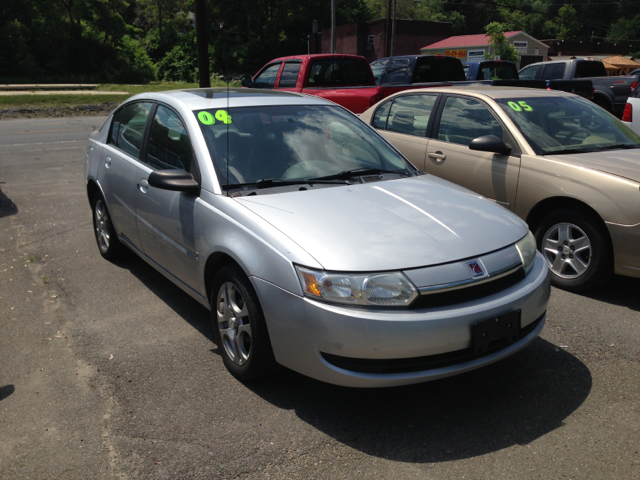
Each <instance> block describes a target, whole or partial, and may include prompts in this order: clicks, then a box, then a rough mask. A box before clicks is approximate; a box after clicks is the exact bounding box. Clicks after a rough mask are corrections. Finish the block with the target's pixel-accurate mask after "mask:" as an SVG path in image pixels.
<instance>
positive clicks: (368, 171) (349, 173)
mask: <svg viewBox="0 0 640 480" xmlns="http://www.w3.org/2000/svg"><path fill="white" fill-rule="evenodd" d="M376 173H395V174H398V175H402V176H404V177H408V176H409V174H408V173H407V172H406V171H403V170H386V169H384V168H369V167H363V168H354V169H353V170H343V171H342V172H340V173H335V174H333V175H325V176H322V177H316V178H310V179H309V181H310V182H313V181H318V180H334V179H336V180H337V179H345V180H346V179H349V178H351V177H361V176H363V175H375V174H376Z"/></svg>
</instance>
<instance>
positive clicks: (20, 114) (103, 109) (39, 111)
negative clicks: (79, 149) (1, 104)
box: [0, 102, 119, 119]
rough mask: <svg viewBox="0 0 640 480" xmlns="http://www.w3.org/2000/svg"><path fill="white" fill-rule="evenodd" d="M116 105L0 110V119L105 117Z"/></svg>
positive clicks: (110, 103)
mask: <svg viewBox="0 0 640 480" xmlns="http://www.w3.org/2000/svg"><path fill="white" fill-rule="evenodd" d="M118 104H119V103H117V102H108V103H98V104H88V105H74V106H60V107H42V108H39V107H24V108H5V109H1V108H0V119H6V118H41V117H70V116H74V117H76V116H79V115H82V116H92V115H105V114H108V113H111V112H112V111H113V109H114V108H116V107H117V106H118Z"/></svg>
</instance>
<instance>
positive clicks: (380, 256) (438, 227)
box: [236, 175, 528, 271]
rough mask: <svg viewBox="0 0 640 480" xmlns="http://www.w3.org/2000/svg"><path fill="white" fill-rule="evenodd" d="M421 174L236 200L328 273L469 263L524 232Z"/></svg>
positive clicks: (501, 213)
mask: <svg viewBox="0 0 640 480" xmlns="http://www.w3.org/2000/svg"><path fill="white" fill-rule="evenodd" d="M449 185H451V184H448V182H444V181H443V180H440V179H437V178H434V177H431V176H428V175H424V176H420V177H412V178H406V179H400V180H390V181H384V182H377V183H371V184H361V185H349V186H340V187H328V188H318V189H314V190H306V191H295V192H287V193H278V194H271V195H259V196H258V195H256V196H251V197H236V200H237V201H238V202H239V203H240V204H241V205H244V206H245V207H246V208H248V209H250V210H251V211H252V212H254V213H255V214H256V215H259V216H260V217H261V218H263V219H264V220H266V221H267V222H269V223H270V224H271V225H273V226H274V227H275V228H277V229H278V230H280V231H281V232H283V233H284V234H285V235H287V236H288V237H289V238H291V239H292V240H293V241H294V242H296V243H297V244H298V245H299V246H300V247H301V248H303V249H304V250H305V251H307V252H308V253H309V254H310V255H311V256H313V257H314V258H315V259H316V260H317V261H318V263H320V264H321V265H322V266H323V268H324V269H326V270H339V271H381V270H400V269H407V268H415V267H422V266H428V265H435V264H441V263H447V262H451V261H455V260H460V259H464V258H472V257H475V256H479V255H481V254H484V253H487V252H491V251H493V250H497V249H500V248H503V247H505V246H507V245H510V244H512V243H514V242H516V241H518V240H519V239H521V238H522V237H523V236H524V235H525V234H526V233H527V231H528V228H527V226H526V224H525V223H524V222H523V221H522V220H520V219H519V218H518V217H516V216H515V215H513V214H512V213H510V212H509V211H507V210H506V209H504V208H503V207H501V206H499V205H496V204H494V203H492V202H490V201H488V200H486V199H484V198H482V197H480V196H478V195H477V194H474V193H472V192H470V191H468V190H465V189H462V188H451V187H450V186H449Z"/></svg>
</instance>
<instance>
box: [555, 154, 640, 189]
mask: <svg viewBox="0 0 640 480" xmlns="http://www.w3.org/2000/svg"><path fill="white" fill-rule="evenodd" d="M545 158H548V159H551V160H554V161H557V162H567V163H573V164H576V165H581V166H584V167H588V168H592V169H594V170H600V171H601V172H606V173H611V174H613V175H617V176H619V177H624V178H627V179H629V180H633V181H634V182H640V149H637V148H634V149H629V150H604V151H602V152H591V153H576V154H569V155H545Z"/></svg>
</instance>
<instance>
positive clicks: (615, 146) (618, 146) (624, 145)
mask: <svg viewBox="0 0 640 480" xmlns="http://www.w3.org/2000/svg"><path fill="white" fill-rule="evenodd" d="M630 148H640V145H637V144H635V143H634V144H630V143H615V144H613V145H606V146H604V147H600V148H599V149H598V150H618V149H620V150H627V149H630Z"/></svg>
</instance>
